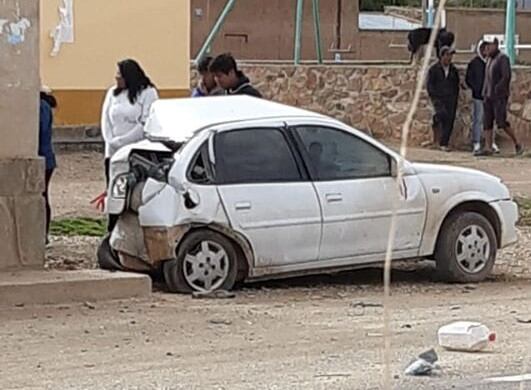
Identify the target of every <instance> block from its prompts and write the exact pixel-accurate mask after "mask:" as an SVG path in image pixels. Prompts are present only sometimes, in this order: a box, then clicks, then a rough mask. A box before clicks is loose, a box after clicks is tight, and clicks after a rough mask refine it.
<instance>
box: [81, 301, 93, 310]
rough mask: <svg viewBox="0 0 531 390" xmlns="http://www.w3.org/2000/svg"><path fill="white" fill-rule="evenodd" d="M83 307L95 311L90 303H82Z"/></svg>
mask: <svg viewBox="0 0 531 390" xmlns="http://www.w3.org/2000/svg"><path fill="white" fill-rule="evenodd" d="M83 306H85V307H86V308H88V309H90V310H94V309H96V306H95V305H93V304H92V303H90V302H83Z"/></svg>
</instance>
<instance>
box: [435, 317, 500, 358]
mask: <svg viewBox="0 0 531 390" xmlns="http://www.w3.org/2000/svg"><path fill="white" fill-rule="evenodd" d="M438 338H439V345H440V346H441V347H443V348H445V349H448V350H452V351H466V352H478V351H481V350H483V349H485V348H486V347H487V346H488V345H489V343H491V342H494V341H496V333H494V332H491V331H490V330H489V328H487V327H486V326H485V325H483V324H481V323H479V322H469V321H457V322H452V323H451V324H448V325H445V326H443V327H441V328H440V329H439V331H438Z"/></svg>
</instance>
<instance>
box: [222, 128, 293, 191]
mask: <svg viewBox="0 0 531 390" xmlns="http://www.w3.org/2000/svg"><path fill="white" fill-rule="evenodd" d="M214 145H215V146H214V150H215V155H216V174H217V178H218V182H219V183H220V184H243V183H275V182H290V181H300V180H301V173H300V171H299V168H298V166H297V163H296V161H295V158H294V156H293V153H292V152H291V150H290V147H289V145H288V142H287V140H286V138H285V136H284V134H282V132H281V131H280V130H278V129H273V128H259V129H242V130H233V131H227V132H223V133H220V134H218V135H216V138H215V142H214Z"/></svg>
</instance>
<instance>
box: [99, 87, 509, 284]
mask: <svg viewBox="0 0 531 390" xmlns="http://www.w3.org/2000/svg"><path fill="white" fill-rule="evenodd" d="M146 134H147V137H148V139H149V140H145V141H142V142H139V143H137V144H134V145H131V146H128V147H125V148H123V149H122V150H120V151H119V152H118V153H117V154H116V155H115V156H114V157H113V159H112V162H111V181H110V188H109V191H108V199H107V208H108V210H107V211H108V213H110V214H116V215H119V220H118V223H117V225H116V227H115V228H114V230H113V232H112V233H111V235H110V237H107V238H105V239H104V240H103V242H102V244H101V246H100V248H99V251H98V260H99V264H100V266H101V267H102V268H106V269H117V270H134V271H141V272H151V271H157V270H162V271H163V275H164V279H165V281H166V283H167V285H168V287H169V289H170V290H171V291H175V292H190V291H212V290H217V289H225V290H228V289H231V288H232V287H233V286H234V284H235V283H236V282H238V281H251V280H258V279H265V278H272V277H285V276H292V275H301V274H308V273H321V272H336V271H340V270H343V269H350V268H356V267H362V266H366V265H367V264H371V263H377V262H381V261H382V260H383V258H384V255H385V252H386V248H387V241H388V235H389V226H390V222H391V218H392V215H393V200H394V199H398V201H397V202H395V203H397V205H398V210H397V214H396V215H397V218H398V226H399V228H398V232H397V235H396V238H395V241H394V245H393V259H394V260H398V259H416V258H427V259H433V260H435V261H436V264H437V270H438V272H439V274H440V276H441V278H442V279H443V280H447V281H454V282H476V281H481V280H483V279H484V278H485V277H486V276H487V275H488V274H489V272H490V271H491V269H492V267H493V265H494V262H495V259H496V253H497V250H498V249H500V248H502V247H505V246H507V245H509V244H512V243H514V242H515V241H516V229H515V224H516V221H517V218H518V210H517V206H516V204H515V203H514V202H513V201H512V200H511V196H510V194H509V191H508V189H507V187H506V186H505V185H504V184H503V183H502V182H501V181H500V179H498V178H496V177H494V176H491V175H488V174H486V173H483V172H479V171H474V170H470V169H463V168H456V167H450V166H442V165H426V164H414V163H409V162H407V161H403V160H401V158H400V156H399V155H397V154H396V153H395V152H393V151H392V150H390V149H388V148H386V147H385V146H383V145H382V144H380V143H379V142H377V141H375V140H374V139H373V138H371V137H369V136H367V135H365V134H363V133H362V132H359V131H357V130H354V129H352V128H350V127H348V126H347V125H345V124H343V123H341V122H339V121H337V120H334V119H331V118H329V117H326V116H323V115H320V114H316V113H313V112H309V111H305V110H301V109H298V108H293V107H289V106H285V105H281V104H277V103H273V102H268V101H266V100H260V99H255V98H251V97H236V96H231V97H215V98H202V99H178V100H161V101H158V102H156V103H155V104H154V105H153V108H152V114H151V116H150V119H149V121H148V124H147V125H146ZM399 169H400V170H401V173H402V175H401V180H400V183H398V177H397V172H398V170H399Z"/></svg>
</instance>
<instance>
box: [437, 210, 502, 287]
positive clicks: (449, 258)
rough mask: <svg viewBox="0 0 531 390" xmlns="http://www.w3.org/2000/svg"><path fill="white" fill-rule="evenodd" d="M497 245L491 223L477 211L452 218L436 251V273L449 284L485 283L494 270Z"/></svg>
mask: <svg viewBox="0 0 531 390" xmlns="http://www.w3.org/2000/svg"><path fill="white" fill-rule="evenodd" d="M497 248H498V243H497V240H496V233H495V231H494V228H493V227H492V225H491V223H490V222H489V221H488V220H487V218H485V217H484V216H483V215H481V214H479V213H476V212H463V213H458V214H454V215H451V216H450V217H449V218H448V219H447V220H446V221H445V222H444V224H443V227H442V229H441V232H440V234H439V240H438V242H437V248H436V251H435V260H436V263H437V273H438V274H439V276H440V278H441V279H442V280H443V281H446V282H457V283H476V282H481V281H483V280H484V279H485V278H486V277H487V276H488V275H489V273H490V272H491V271H492V268H493V267H494V262H495V261H496V251H497Z"/></svg>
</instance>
